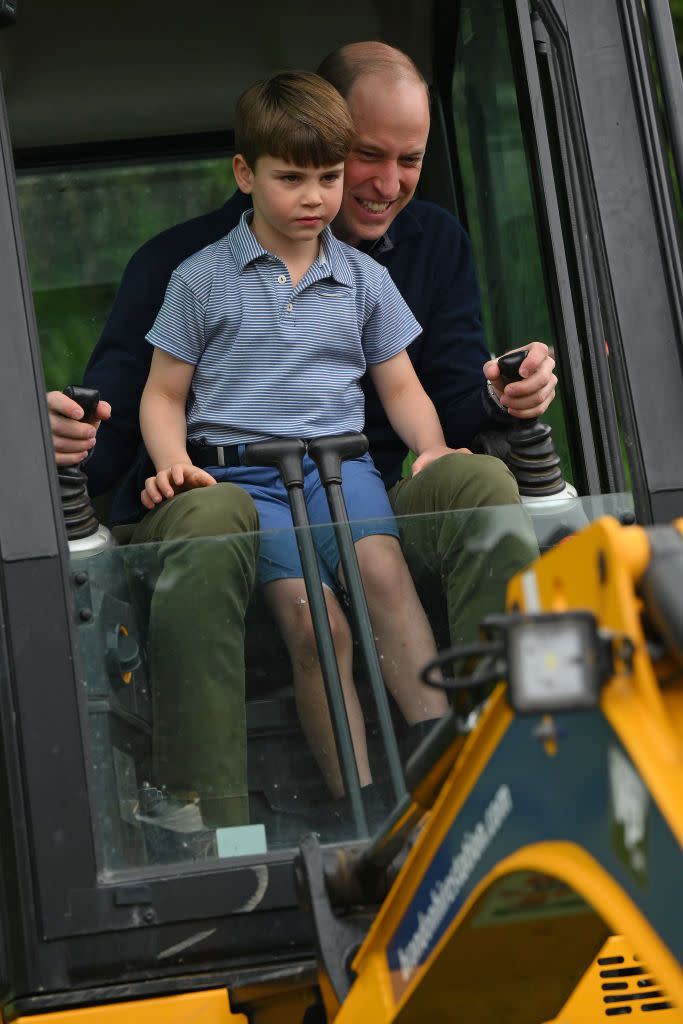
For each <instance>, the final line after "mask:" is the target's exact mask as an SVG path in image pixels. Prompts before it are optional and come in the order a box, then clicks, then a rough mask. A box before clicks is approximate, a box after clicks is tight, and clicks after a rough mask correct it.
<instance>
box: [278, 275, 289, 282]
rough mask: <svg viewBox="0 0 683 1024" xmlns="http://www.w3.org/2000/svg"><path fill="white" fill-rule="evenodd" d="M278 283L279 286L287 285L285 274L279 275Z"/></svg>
mask: <svg viewBox="0 0 683 1024" xmlns="http://www.w3.org/2000/svg"><path fill="white" fill-rule="evenodd" d="M277 283H278V284H286V283H287V278H286V277H285V275H284V274H278V277H277Z"/></svg>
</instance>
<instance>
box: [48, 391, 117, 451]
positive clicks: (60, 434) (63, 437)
mask: <svg viewBox="0 0 683 1024" xmlns="http://www.w3.org/2000/svg"><path fill="white" fill-rule="evenodd" d="M47 407H48V410H49V413H50V430H51V432H52V445H53V447H54V450H55V461H56V463H57V465H58V466H77V465H78V463H79V462H82V461H83V459H84V458H85V457H86V455H87V454H88V452H89V451H90V449H91V448H92V447H93V446H94V444H95V434H96V433H97V430H98V427H99V425H100V423H101V422H102V420H108V419H109V417H110V416H111V406H110V404H109V402H102V401H101V402H99V403H98V405H97V409H96V410H95V421H94V422H92V423H89V422H84V421H83V410H82V409H81V407H80V405H79V404H78V402H74V400H73V398H69V397H68V396H67V395H65V394H63V392H61V391H48V393H47Z"/></svg>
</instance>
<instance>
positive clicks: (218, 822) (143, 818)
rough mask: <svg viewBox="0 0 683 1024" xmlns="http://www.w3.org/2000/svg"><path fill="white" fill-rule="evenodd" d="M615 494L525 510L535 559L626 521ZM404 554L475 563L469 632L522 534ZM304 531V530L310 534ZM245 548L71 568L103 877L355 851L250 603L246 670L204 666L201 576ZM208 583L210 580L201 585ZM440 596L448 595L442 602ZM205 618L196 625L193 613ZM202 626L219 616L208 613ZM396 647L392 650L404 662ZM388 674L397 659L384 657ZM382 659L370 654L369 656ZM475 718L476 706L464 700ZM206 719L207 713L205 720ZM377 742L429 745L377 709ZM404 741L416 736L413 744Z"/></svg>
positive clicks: (523, 545)
mask: <svg viewBox="0 0 683 1024" xmlns="http://www.w3.org/2000/svg"><path fill="white" fill-rule="evenodd" d="M631 508H632V501H631V498H630V496H628V495H608V496H604V497H592V498H583V499H575V500H568V501H564V502H562V503H559V504H555V505H552V506H551V507H547V508H542V507H540V508H537V509H535V510H532V515H531V525H532V527H533V535H535V539H536V542H537V543H538V545H539V547H540V549H541V550H543V549H545V548H547V547H548V546H549V545H551V544H552V543H554V542H555V541H556V540H557V539H558V537H559V536H561V535H566V534H567V533H568V532H571V531H573V530H575V529H578V528H580V527H581V526H583V525H585V524H586V523H587V522H589V521H592V520H594V519H596V518H598V517H599V516H602V515H606V514H611V515H616V516H619V515H621V514H623V513H624V512H628V511H630V509H631ZM400 526H401V532H402V536H403V537H404V550H405V553H406V557H407V559H408V561H409V562H411V561H412V562H413V564H414V558H413V555H414V554H415V552H416V551H417V550H418V548H417V546H416V547H415V550H413V547H412V545H413V540H411V537H412V538H418V537H419V536H420V535H421V534H423V533H424V531H428V532H431V533H432V534H434V535H438V536H439V537H441V538H444V537H448V536H453V537H457V538H459V542H460V543H462V544H464V545H466V546H467V547H468V548H469V549H470V554H471V555H472V557H474V558H480V557H483V558H484V559H485V560H486V564H487V575H486V586H485V587H482V586H478V587H477V588H476V591H473V592H468V593H467V594H466V595H465V600H466V601H467V604H468V609H469V612H470V617H471V618H473V619H476V621H477V622H479V621H480V620H481V619H482V618H483V617H484V616H485V615H487V614H488V613H490V612H494V611H500V610H501V607H502V604H503V595H504V592H505V588H506V585H507V582H508V580H509V578H510V576H511V574H512V573H513V572H515V571H516V570H517V569H518V568H519V564H520V555H521V552H522V551H527V552H530V550H531V548H530V542H531V545H533V535H532V534H531V533H530V521H529V519H528V518H527V516H526V513H525V512H524V511H523V510H522V509H521V508H520V507H514V506H507V507H503V508H489V509H480V510H478V511H468V512H449V513H445V514H441V515H427V516H417V517H406V518H405V519H402V520H401V521H400ZM317 529H318V528H314V530H317ZM257 542H258V537H257V536H256V535H249V534H245V535H240V536H230V537H219V538H210V539H206V540H194V541H192V542H188V543H186V544H184V545H179V544H177V543H176V544H164V545H156V544H144V545H143V544H137V545H129V546H122V547H118V548H116V547H114V548H108V549H104V550H102V551H100V552H99V553H97V554H91V555H80V556H79V555H75V554H72V561H71V568H72V571H73V576H74V579H75V580H77V581H78V582H77V585H76V586H75V590H74V593H75V600H76V603H77V608H78V609H79V610H82V609H86V608H87V609H89V610H90V611H92V613H93V614H91V615H85V616H80V615H79V616H78V617H77V622H78V627H77V628H78V640H79V647H80V669H81V671H82V675H83V690H84V693H85V695H86V706H87V714H86V720H87V723H88V738H87V749H88V750H89V754H90V767H91V803H92V811H93V819H94V824H95V831H96V835H97V838H98V859H99V863H100V867H101V870H102V871H103V872H104V873H105V874H108V875H109V874H111V873H112V872H119V871H129V870H131V869H133V870H147V869H154V868H155V867H156V866H159V865H164V864H168V863H185V864H189V865H191V864H194V865H195V868H196V869H197V870H200V869H201V866H202V864H205V863H206V861H207V860H215V859H216V858H219V859H225V858H235V857H247V856H249V857H259V856H262V855H263V854H265V853H270V852H276V851H278V850H283V849H291V848H295V847H296V846H297V845H298V843H299V841H300V839H301V837H302V836H303V835H305V834H306V833H308V832H311V831H313V832H315V833H317V835H318V836H319V837H320V840H321V842H323V843H340V842H348V841H352V840H356V839H359V838H362V837H363V831H362V829H361V828H359V824H358V821H357V820H356V819H355V818H354V814H353V810H352V807H351V805H350V802H349V801H348V800H347V799H343V798H342V799H339V798H336V799H335V797H334V796H333V794H332V793H331V792H330V788H329V787H328V785H327V783H326V781H325V778H324V777H323V773H322V771H321V767H320V763H319V759H317V758H316V757H315V756H314V751H313V744H312V742H311V741H310V737H309V738H308V739H307V737H306V736H305V735H304V731H303V729H302V725H301V719H300V715H299V709H298V707H297V700H296V698H295V693H294V687H293V685H292V671H291V666H290V662H289V657H288V655H287V652H286V650H285V648H284V645H283V643H282V641H281V640H280V638H279V636H278V633H277V629H276V628H275V625H274V622H273V619H272V618H271V617H270V615H269V614H268V613H267V611H266V608H265V605H264V602H263V601H262V600H261V599H260V595H259V593H258V592H256V593H255V594H254V596H253V598H252V601H251V604H250V606H249V609H248V612H247V617H246V630H245V637H244V640H243V639H242V635H241V625H240V623H237V624H236V625H235V624H233V627H231V625H230V623H229V622H228V621H226V622H225V624H224V629H225V635H226V636H227V635H228V634H227V631H228V630H229V629H230V628H233V634H234V636H235V637H236V640H237V642H238V643H239V644H240V645H242V643H243V644H244V651H245V665H246V671H245V673H244V675H243V674H242V670H241V666H240V664H239V659H234V658H233V660H231V658H230V657H224V658H223V659H222V667H221V669H220V670H219V671H216V672H214V673H209V672H207V666H208V664H209V663H211V664H212V665H213V666H214V668H215V666H216V665H217V664H218V663H219V662H220V660H221V659H220V658H219V659H216V657H214V656H213V655H214V654H215V652H214V651H207V645H208V644H209V643H215V642H221V632H220V630H219V631H218V633H217V632H216V629H215V628H214V629H209V628H208V625H207V624H206V622H205V621H204V622H203V621H202V616H201V615H199V616H198V615H197V614H196V612H197V610H199V609H201V608H206V607H207V602H208V605H219V604H220V599H219V598H218V597H217V594H216V590H215V588H214V589H213V590H212V589H211V573H212V572H214V573H215V572H216V570H217V569H218V570H220V569H221V567H222V566H224V565H225V563H226V557H227V560H228V561H229V560H230V559H231V558H232V556H233V555H234V556H236V557H237V558H238V559H242V558H244V556H245V555H246V556H248V554H249V550H251V551H253V548H254V545H255V544H256V543H257ZM182 559H185V560H186V561H188V562H189V563H191V564H192V566H193V567H194V568H195V569H196V572H194V574H193V577H192V578H193V587H192V593H191V594H188V593H187V592H186V591H185V590H183V588H182V587H179V586H176V587H175V589H174V586H173V584H174V580H175V581H178V580H179V578H180V573H181V564H180V563H181V561H182ZM214 582H215V581H214ZM418 589H419V593H420V598H421V601H422V603H423V606H424V608H425V610H426V611H427V614H428V617H429V621H430V624H431V626H432V629H433V631H434V634H435V636H436V640H437V645H438V646H439V648H444V647H446V646H448V645H449V642H450V638H449V629H448V602H447V600H446V595H445V594H444V592H443V589H442V587H441V585H440V581H439V579H438V578H435V576H434V574H430V573H428V572H427V571H425V573H424V574H423V576H422V578H421V579H419V580H418ZM452 597H453V596H452V595H451V598H452ZM206 614H207V615H208V612H207V613H206ZM214 614H215V615H219V614H221V608H219V607H215V608H214ZM409 643H410V638H409V637H408V638H407V639H406V647H407V645H409ZM389 657H390V658H391V661H392V671H393V672H394V673H396V672H400V668H401V657H402V655H401V651H394V652H391V654H390V655H389ZM385 659H386V655H385ZM353 676H354V680H355V683H356V687H357V690H358V694H359V698H360V703H361V707H362V713H363V718H364V729H365V736H366V739H367V747H368V755H369V762H370V768H371V771H372V779H373V786H372V788H371V789H363V790H362V803H363V807H364V813H365V816H366V818H367V826H368V830H369V831H370V832H374V831H376V830H377V829H378V828H379V827H380V825H381V823H382V822H383V821H384V820H385V817H386V815H387V814H388V813H389V812H390V811H391V809H392V807H393V806H394V805H395V802H396V793H395V787H394V786H392V783H391V778H390V771H389V766H388V757H387V747H386V745H385V742H384V740H383V736H382V731H381V727H380V717H379V714H378V710H377V706H376V703H375V701H374V699H373V695H372V690H371V687H370V684H369V682H368V677H367V673H366V671H365V668H364V665H363V660H362V658H361V657H360V656H359V654H358V652H356V657H355V659H354V668H353ZM475 703H476V701H475ZM207 709H208V710H207ZM392 721H393V725H392V729H393V731H394V732H395V736H396V740H397V743H398V751H399V755H400V759H401V762H402V764H403V765H405V764H406V762H407V759H408V758H409V756H410V755H411V753H412V752H413V751H414V749H415V748H416V746H417V745H418V743H419V742H421V741H422V740H423V739H424V738H425V736H426V735H427V734H428V732H429V728H430V726H429V725H428V726H427V728H426V729H425V730H424V733H420V734H419V735H416V733H415V730H413V729H410V728H409V727H407V724H406V722H405V721H404V720H403V718H402V716H401V714H400V713H399V712H398V709H397V708H396V707H393V705H392ZM418 732H419V731H418Z"/></svg>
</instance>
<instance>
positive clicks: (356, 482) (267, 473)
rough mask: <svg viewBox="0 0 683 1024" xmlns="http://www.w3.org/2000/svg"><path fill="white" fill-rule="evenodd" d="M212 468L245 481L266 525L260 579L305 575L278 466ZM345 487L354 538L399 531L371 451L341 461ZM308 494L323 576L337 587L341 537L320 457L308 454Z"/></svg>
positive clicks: (216, 475) (216, 474)
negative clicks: (334, 523) (321, 474)
mask: <svg viewBox="0 0 683 1024" xmlns="http://www.w3.org/2000/svg"><path fill="white" fill-rule="evenodd" d="M207 472H208V473H210V474H211V476H212V477H214V478H215V479H216V480H218V481H219V482H222V481H229V482H230V483H232V484H237V485H238V486H239V487H243V488H244V490H245V491H248V493H249V494H251V496H252V498H253V499H254V503H255V504H256V508H257V509H258V514H259V520H260V525H261V531H262V534H261V548H260V554H259V561H258V566H257V578H258V581H259V583H262V584H263V583H271V582H272V581H273V580H283V579H301V578H302V577H303V571H302V568H301V560H300V559H299V549H298V547H297V543H296V537H295V534H294V531H293V529H292V526H293V524H292V514H291V512H290V509H289V501H288V500H287V491H286V489H285V485H284V484H283V483H282V479H281V477H280V474H279V473H278V471H277V470H276V469H274V468H272V467H270V466H225V467H223V466H210V467H209V468H208V469H207ZM342 489H343V493H344V501H345V502H346V508H347V510H348V513H349V520H350V521H351V533H352V534H353V539H354V542H356V541H359V540H360V539H361V538H362V537H369V536H373V535H376V534H386V535H388V536H390V537H398V536H399V532H398V527H397V525H396V522H395V520H394V514H393V512H392V509H391V504H390V502H389V497H388V495H387V492H386V488H385V486H384V483H383V481H382V478H381V476H380V475H379V473H378V472H377V470H376V469H375V465H374V463H373V461H372V459H371V458H370V456H369V455H363V456H361V458H359V459H349V460H348V461H347V462H344V463H342ZM304 496H305V498H306V505H307V507H308V518H309V519H310V521H311V525H312V526H313V527H314V528H313V530H312V534H313V542H314V544H315V547H316V550H317V552H318V564H319V566H320V576H321V579H322V581H323V583H326V584H327V585H328V586H329V587H331V588H332V589H333V590H336V589H337V587H338V576H337V569H338V567H339V552H338V549H337V541H336V539H335V536H334V530H333V528H332V527H331V526H330V525H329V524H330V511H329V508H328V505H327V497H326V495H325V490H324V488H323V485H322V484H321V482H320V477H319V476H318V470H317V468H316V465H315V463H314V462H313V460H312V459H310V458H309V457H308V456H307V455H306V456H304ZM263 531H266V532H265V533H264V532H263Z"/></svg>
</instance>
